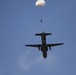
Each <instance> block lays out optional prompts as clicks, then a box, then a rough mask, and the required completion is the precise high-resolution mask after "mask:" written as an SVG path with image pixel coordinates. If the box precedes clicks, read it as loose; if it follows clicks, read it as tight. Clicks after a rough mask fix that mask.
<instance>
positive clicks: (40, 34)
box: [35, 32, 52, 36]
mask: <svg viewBox="0 0 76 75" xmlns="http://www.w3.org/2000/svg"><path fill="white" fill-rule="evenodd" d="M35 35H36V36H42V35H45V36H47V35H52V33H45V32H43V33H37V34H35Z"/></svg>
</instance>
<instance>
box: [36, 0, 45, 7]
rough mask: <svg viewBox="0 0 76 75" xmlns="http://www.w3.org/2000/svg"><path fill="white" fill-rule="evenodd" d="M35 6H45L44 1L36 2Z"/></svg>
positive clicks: (38, 0)
mask: <svg viewBox="0 0 76 75" xmlns="http://www.w3.org/2000/svg"><path fill="white" fill-rule="evenodd" d="M35 5H36V6H38V7H40V6H44V5H45V1H44V0H37V1H36V3H35Z"/></svg>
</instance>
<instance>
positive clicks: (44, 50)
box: [25, 32, 64, 58]
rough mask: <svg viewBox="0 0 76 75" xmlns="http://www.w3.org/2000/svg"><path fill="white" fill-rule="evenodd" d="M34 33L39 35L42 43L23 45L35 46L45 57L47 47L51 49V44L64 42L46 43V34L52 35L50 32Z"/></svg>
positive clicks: (55, 44)
mask: <svg viewBox="0 0 76 75" xmlns="http://www.w3.org/2000/svg"><path fill="white" fill-rule="evenodd" d="M35 35H36V36H41V42H42V44H30V45H25V46H29V47H37V48H38V49H39V50H41V51H42V53H43V57H44V58H46V57H47V51H48V48H49V49H50V50H51V47H53V46H58V45H63V44H64V43H54V44H46V36H47V35H52V33H45V32H42V33H38V34H35Z"/></svg>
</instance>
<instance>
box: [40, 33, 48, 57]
mask: <svg viewBox="0 0 76 75" xmlns="http://www.w3.org/2000/svg"><path fill="white" fill-rule="evenodd" d="M41 42H42V46H41V51H42V53H43V57H44V58H46V57H47V51H48V47H47V45H46V35H45V34H44V33H43V34H42V35H41Z"/></svg>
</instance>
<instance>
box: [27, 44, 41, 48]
mask: <svg viewBox="0 0 76 75" xmlns="http://www.w3.org/2000/svg"><path fill="white" fill-rule="evenodd" d="M25 46H29V47H41V44H30V45H25Z"/></svg>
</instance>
